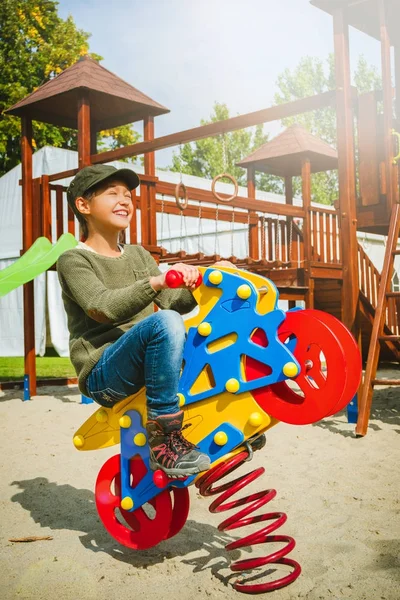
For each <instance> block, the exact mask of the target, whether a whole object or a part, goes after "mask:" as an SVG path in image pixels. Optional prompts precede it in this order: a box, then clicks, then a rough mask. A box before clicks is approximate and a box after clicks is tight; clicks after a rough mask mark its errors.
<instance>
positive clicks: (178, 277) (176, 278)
mask: <svg viewBox="0 0 400 600" xmlns="http://www.w3.org/2000/svg"><path fill="white" fill-rule="evenodd" d="M165 281H166V283H167V286H168V287H169V288H178V287H180V286H181V285H183V275H182V273H180V272H179V271H175V270H174V269H171V270H170V271H167V273H166V275H165ZM202 281H203V277H202V276H201V273H200V275H199V278H198V280H197V281H196V287H199V285H201V282H202Z"/></svg>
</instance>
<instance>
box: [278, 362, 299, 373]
mask: <svg viewBox="0 0 400 600" xmlns="http://www.w3.org/2000/svg"><path fill="white" fill-rule="evenodd" d="M282 371H283V374H284V375H286V377H296V375H298V373H299V369H298V366H297V365H296V363H294V362H287V363H286V364H285V365H284V366H283V369H282Z"/></svg>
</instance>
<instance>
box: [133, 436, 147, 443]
mask: <svg viewBox="0 0 400 600" xmlns="http://www.w3.org/2000/svg"><path fill="white" fill-rule="evenodd" d="M146 442H147V438H146V436H145V435H144V433H137V434H136V435H135V437H134V438H133V443H134V444H135V445H136V446H145V444H146Z"/></svg>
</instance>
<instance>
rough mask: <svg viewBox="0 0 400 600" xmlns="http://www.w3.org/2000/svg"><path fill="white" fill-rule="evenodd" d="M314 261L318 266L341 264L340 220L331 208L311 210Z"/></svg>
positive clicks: (313, 208) (312, 208)
mask: <svg viewBox="0 0 400 600" xmlns="http://www.w3.org/2000/svg"><path fill="white" fill-rule="evenodd" d="M310 229H311V247H312V261H313V262H315V263H318V264H324V265H334V264H336V265H337V264H340V263H341V254H340V252H341V251H340V243H339V240H340V238H339V218H338V214H337V212H336V211H333V210H332V209H329V208H319V207H318V208H315V207H311V208H310Z"/></svg>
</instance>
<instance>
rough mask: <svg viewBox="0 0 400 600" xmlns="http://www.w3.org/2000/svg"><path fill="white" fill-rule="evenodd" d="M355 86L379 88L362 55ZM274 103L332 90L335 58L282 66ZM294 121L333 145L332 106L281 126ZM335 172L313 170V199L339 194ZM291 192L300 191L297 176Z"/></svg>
mask: <svg viewBox="0 0 400 600" xmlns="http://www.w3.org/2000/svg"><path fill="white" fill-rule="evenodd" d="M353 81H354V85H355V86H356V87H357V89H358V92H359V93H364V92H368V91H371V90H374V89H380V88H381V87H382V80H381V77H380V75H379V73H378V72H377V69H376V68H375V67H372V66H370V65H368V63H367V61H366V60H365V58H364V57H363V56H361V57H360V58H359V60H358V63H357V66H356V69H355V71H354V76H353ZM277 87H278V89H279V91H278V92H277V93H276V94H275V102H276V103H277V104H283V103H285V102H290V101H292V100H299V99H301V98H305V97H307V96H313V95H314V94H321V93H323V92H327V91H329V90H334V89H335V61H334V55H333V54H330V55H329V57H328V58H327V60H326V61H322V60H321V59H319V58H312V57H309V56H307V57H305V58H302V59H301V60H300V62H299V64H298V66H297V67H296V68H295V69H294V70H293V71H290V70H289V69H285V70H284V71H283V73H281V74H280V75H279V76H278V80H277ZM293 123H297V124H298V125H301V126H303V127H304V128H305V129H307V130H308V131H309V132H310V133H312V134H313V135H315V136H317V137H319V138H320V139H322V140H324V141H325V142H327V143H328V144H330V145H331V146H333V147H336V113H335V109H334V108H322V109H319V110H316V111H313V112H308V113H304V114H302V115H297V116H295V117H288V118H286V119H283V120H282V125H284V126H285V127H289V126H290V125H292V124H293ZM338 189H339V186H338V175H337V171H329V172H326V173H316V174H314V175H313V176H312V186H311V193H312V199H313V200H314V201H315V202H321V203H322V204H333V202H334V200H336V198H337V197H338ZM293 191H294V193H295V194H300V193H301V183H300V178H294V180H293Z"/></svg>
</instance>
